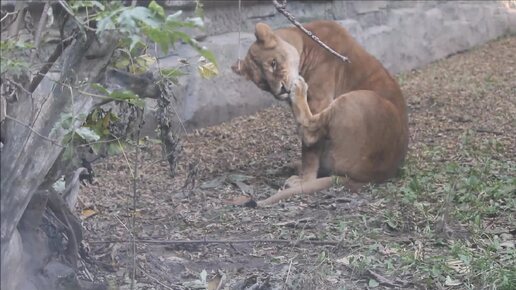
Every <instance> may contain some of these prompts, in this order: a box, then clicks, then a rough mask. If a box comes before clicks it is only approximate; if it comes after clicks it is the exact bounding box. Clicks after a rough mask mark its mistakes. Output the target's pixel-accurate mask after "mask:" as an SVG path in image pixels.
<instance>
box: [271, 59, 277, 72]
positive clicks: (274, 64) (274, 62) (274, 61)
mask: <svg viewBox="0 0 516 290" xmlns="http://www.w3.org/2000/svg"><path fill="white" fill-rule="evenodd" d="M271 67H272V69H273V70H275V69H276V60H275V59H273V60H272V62H271Z"/></svg>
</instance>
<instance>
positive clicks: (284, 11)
mask: <svg viewBox="0 0 516 290" xmlns="http://www.w3.org/2000/svg"><path fill="white" fill-rule="evenodd" d="M272 4H274V7H276V10H278V12H279V13H281V14H283V15H285V17H287V19H288V20H289V21H290V22H292V24H294V25H295V26H297V28H299V29H301V31H303V32H304V33H305V34H306V35H308V36H309V37H310V38H312V39H313V40H314V41H315V42H317V43H318V44H319V45H320V46H321V47H323V48H325V49H326V50H328V51H329V52H330V53H331V54H333V55H335V56H336V57H338V58H340V59H341V60H342V61H343V62H349V63H351V61H350V60H349V59H348V58H347V57H345V56H343V55H341V54H340V53H338V52H336V51H335V50H333V49H332V48H331V47H329V46H328V45H326V44H325V43H324V42H322V41H321V40H320V39H319V37H317V36H316V35H315V34H313V33H312V32H311V31H309V30H308V29H306V28H304V27H303V25H302V24H301V23H299V22H298V21H297V20H296V19H295V17H294V16H293V15H292V14H290V12H288V11H287V9H286V7H287V0H283V2H282V3H281V4H280V3H279V2H278V0H272Z"/></svg>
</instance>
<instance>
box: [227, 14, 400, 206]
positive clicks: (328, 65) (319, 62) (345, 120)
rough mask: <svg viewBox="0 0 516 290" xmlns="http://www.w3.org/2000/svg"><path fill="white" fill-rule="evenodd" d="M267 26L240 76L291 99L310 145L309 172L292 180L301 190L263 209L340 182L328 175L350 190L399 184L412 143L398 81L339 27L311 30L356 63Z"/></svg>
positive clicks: (306, 153)
mask: <svg viewBox="0 0 516 290" xmlns="http://www.w3.org/2000/svg"><path fill="white" fill-rule="evenodd" d="M267 27H268V26H267V25H266V24H263V23H259V24H257V27H256V30H257V31H256V33H255V34H256V36H257V41H256V42H255V43H253V44H252V45H251V47H250V48H249V51H248V54H247V56H246V58H245V59H244V60H243V61H242V62H241V63H240V69H238V63H237V64H235V65H233V70H234V71H235V72H236V73H238V74H241V75H244V76H246V77H247V78H248V79H250V80H251V81H253V82H254V83H255V84H257V85H258V86H259V87H260V88H262V89H264V90H267V91H269V92H271V93H272V94H273V95H274V96H275V97H276V98H278V99H282V100H286V99H289V98H290V100H291V103H292V109H293V112H294V116H295V117H296V120H297V122H298V123H299V124H300V135H301V137H302V141H303V142H302V143H303V146H302V168H301V176H300V177H293V178H290V179H289V181H290V184H291V185H292V186H294V187H293V188H289V189H286V190H285V191H280V192H278V193H277V194H275V195H274V196H272V197H270V198H268V199H267V200H264V201H260V202H258V204H259V205H269V204H273V203H276V202H278V201H279V200H281V199H285V198H288V197H289V196H292V195H294V194H298V193H302V192H303V193H309V192H314V191H318V190H321V189H324V188H328V187H329V186H331V184H332V182H331V181H332V179H331V178H324V176H330V175H335V176H343V177H345V178H341V180H343V184H344V185H346V186H348V187H350V188H356V187H357V184H363V183H369V182H382V181H384V180H386V179H388V178H390V177H393V176H394V175H395V174H396V172H397V169H398V168H399V166H400V164H401V163H402V161H403V159H404V157H405V155H406V151H407V144H408V120H407V113H406V104H405V100H404V99H403V96H402V93H401V90H400V88H399V86H398V84H397V82H396V81H395V80H394V78H392V77H391V75H390V74H389V73H388V72H387V70H386V69H385V68H384V67H383V66H382V65H381V63H380V62H379V61H378V60H376V59H375V58H374V57H373V56H372V55H370V54H369V53H367V52H366V51H365V50H364V49H363V48H362V47H361V46H360V45H359V44H358V43H357V42H356V41H355V40H354V39H353V38H352V37H351V36H350V35H349V34H348V33H347V32H346V30H345V29H344V28H343V27H342V26H340V25H339V24H338V23H336V22H332V21H316V22H312V23H309V24H306V25H305V27H306V28H307V29H308V30H310V31H312V32H313V33H314V34H315V35H317V36H318V37H319V38H320V39H321V40H322V41H323V42H324V43H326V44H327V45H329V46H330V47H332V48H333V49H334V50H336V51H337V52H339V53H341V54H343V55H345V56H347V57H348V58H349V59H350V61H351V63H344V62H342V61H341V60H339V59H338V58H337V57H335V56H333V55H332V54H330V53H329V52H327V51H326V50H324V49H323V48H321V47H320V46H319V45H318V44H316V43H315V42H314V41H313V40H311V39H309V38H308V37H307V36H305V35H304V34H303V33H302V32H301V31H299V30H298V29H297V28H283V29H279V30H276V31H272V30H271V29H270V28H267ZM272 64H274V66H272ZM272 67H274V69H272ZM298 75H301V76H302V78H304V80H303V79H302V78H299V77H298ZM305 82H306V83H305ZM291 89H293V90H295V91H294V92H292V93H290V90H291ZM317 177H323V178H318V179H317Z"/></svg>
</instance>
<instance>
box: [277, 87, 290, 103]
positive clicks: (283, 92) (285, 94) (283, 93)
mask: <svg viewBox="0 0 516 290" xmlns="http://www.w3.org/2000/svg"><path fill="white" fill-rule="evenodd" d="M289 95H290V90H289V89H287V87H286V86H285V84H284V83H281V87H280V91H279V93H278V94H277V95H276V98H277V99H278V100H286V99H288V98H289Z"/></svg>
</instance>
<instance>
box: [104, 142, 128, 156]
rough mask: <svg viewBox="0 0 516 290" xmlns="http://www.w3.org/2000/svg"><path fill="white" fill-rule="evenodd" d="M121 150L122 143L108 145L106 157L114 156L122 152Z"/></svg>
mask: <svg viewBox="0 0 516 290" xmlns="http://www.w3.org/2000/svg"><path fill="white" fill-rule="evenodd" d="M123 149H124V148H123V145H122V143H118V142H115V143H109V145H108V148H107V153H108V155H116V154H118V153H120V152H122V150H123Z"/></svg>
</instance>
